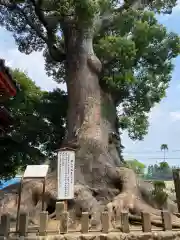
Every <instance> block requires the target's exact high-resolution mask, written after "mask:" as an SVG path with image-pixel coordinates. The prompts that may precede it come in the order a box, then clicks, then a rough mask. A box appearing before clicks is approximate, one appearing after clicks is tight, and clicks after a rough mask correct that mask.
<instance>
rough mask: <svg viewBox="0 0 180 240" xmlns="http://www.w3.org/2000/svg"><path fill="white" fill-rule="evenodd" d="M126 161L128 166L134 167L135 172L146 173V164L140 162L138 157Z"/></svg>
mask: <svg viewBox="0 0 180 240" xmlns="http://www.w3.org/2000/svg"><path fill="white" fill-rule="evenodd" d="M125 162H126V166H127V167H128V168H131V169H133V170H134V172H135V173H137V174H139V175H144V170H145V167H146V166H145V165H144V164H143V163H141V162H139V161H138V160H136V159H134V160H129V161H125Z"/></svg>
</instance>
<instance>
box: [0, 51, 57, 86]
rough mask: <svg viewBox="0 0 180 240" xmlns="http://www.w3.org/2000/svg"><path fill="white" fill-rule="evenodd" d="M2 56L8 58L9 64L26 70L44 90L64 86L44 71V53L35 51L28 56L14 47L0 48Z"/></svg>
mask: <svg viewBox="0 0 180 240" xmlns="http://www.w3.org/2000/svg"><path fill="white" fill-rule="evenodd" d="M0 56H1V58H4V59H5V60H6V62H7V65H9V66H11V67H13V68H19V69H20V70H22V71H25V72H26V73H27V74H28V76H29V77H30V78H32V80H34V81H35V82H36V84H37V85H38V86H40V87H42V88H43V89H44V90H52V89H54V88H56V87H61V88H62V86H60V85H58V84H57V83H56V82H55V81H53V80H52V79H51V78H49V77H48V76H47V75H46V73H45V71H44V58H43V56H42V53H40V52H33V53H32V54H31V55H29V56H28V55H25V54H22V53H20V52H19V51H18V50H17V49H15V48H14V49H9V50H8V51H4V52H2V51H1V49H0Z"/></svg>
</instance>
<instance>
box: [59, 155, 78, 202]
mask: <svg viewBox="0 0 180 240" xmlns="http://www.w3.org/2000/svg"><path fill="white" fill-rule="evenodd" d="M74 167H75V153H74V152H73V151H62V152H58V191H57V192H58V199H63V200H65V199H72V198H74Z"/></svg>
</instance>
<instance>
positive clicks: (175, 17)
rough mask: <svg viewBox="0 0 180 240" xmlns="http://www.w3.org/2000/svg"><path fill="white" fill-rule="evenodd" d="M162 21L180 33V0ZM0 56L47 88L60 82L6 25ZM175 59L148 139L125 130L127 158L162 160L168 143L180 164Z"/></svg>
mask: <svg viewBox="0 0 180 240" xmlns="http://www.w3.org/2000/svg"><path fill="white" fill-rule="evenodd" d="M159 21H160V22H161V23H162V24H164V25H165V26H166V27H167V28H168V30H169V31H174V32H176V33H179V34H180V24H179V23H180V3H179V5H178V6H177V7H176V8H175V9H174V10H173V13H172V14H171V15H168V16H161V17H160V18H159ZM0 57H1V58H4V59H6V61H7V64H8V65H9V66H12V67H14V68H20V69H21V70H23V71H25V72H27V74H28V75H29V77H31V78H32V79H33V80H34V81H35V82H36V84H37V85H39V86H41V87H42V88H43V89H46V90H52V89H53V88H55V87H57V86H58V85H57V84H56V83H55V82H54V81H53V80H52V79H51V78H49V77H47V76H46V73H45V70H44V59H43V56H42V54H41V53H39V52H34V53H32V54H31V55H29V56H27V55H25V54H22V53H20V52H19V51H18V49H17V46H16V45H15V42H14V39H13V37H12V35H11V33H9V32H7V31H6V30H4V29H2V28H0ZM174 63H175V69H174V71H173V77H172V81H171V83H170V87H169V89H168V91H167V96H166V98H164V99H163V100H162V102H161V103H160V104H158V105H156V106H155V107H154V108H153V109H152V111H151V113H150V114H149V121H150V127H149V133H148V135H147V136H146V137H145V138H144V141H141V142H139V141H135V142H133V141H131V140H130V139H129V137H128V136H127V134H126V133H123V134H122V144H123V145H124V146H125V150H124V157H125V159H132V158H136V159H138V160H140V161H142V162H144V163H145V164H151V163H152V164H154V163H158V162H160V161H162V159H161V158H162V157H163V154H162V153H161V151H160V145H161V144H162V143H166V144H168V146H169V151H168V153H167V155H166V156H167V158H168V159H167V161H168V162H169V164H171V165H180V57H178V58H177V59H176V60H175V61H174ZM176 158H177V159H176Z"/></svg>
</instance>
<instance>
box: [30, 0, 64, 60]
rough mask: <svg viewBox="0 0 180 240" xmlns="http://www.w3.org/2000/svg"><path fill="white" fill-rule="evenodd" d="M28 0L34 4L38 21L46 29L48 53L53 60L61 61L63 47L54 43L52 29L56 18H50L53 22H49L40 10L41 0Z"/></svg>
mask: <svg viewBox="0 0 180 240" xmlns="http://www.w3.org/2000/svg"><path fill="white" fill-rule="evenodd" d="M30 2H31V3H32V4H33V6H34V10H35V13H36V16H37V17H38V19H39V21H40V22H41V23H42V24H43V26H44V27H45V29H46V32H47V42H46V43H47V46H48V49H49V53H50V55H51V57H52V58H53V59H54V60H55V61H62V60H64V59H65V51H64V49H63V47H61V46H58V47H57V45H56V35H55V34H54V30H55V29H56V27H57V24H58V20H59V19H58V18H56V19H55V16H53V17H54V19H51V20H53V22H50V21H49V20H48V19H47V17H46V16H45V14H44V12H43V11H42V10H41V7H42V4H43V0H37V1H35V0H30Z"/></svg>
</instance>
